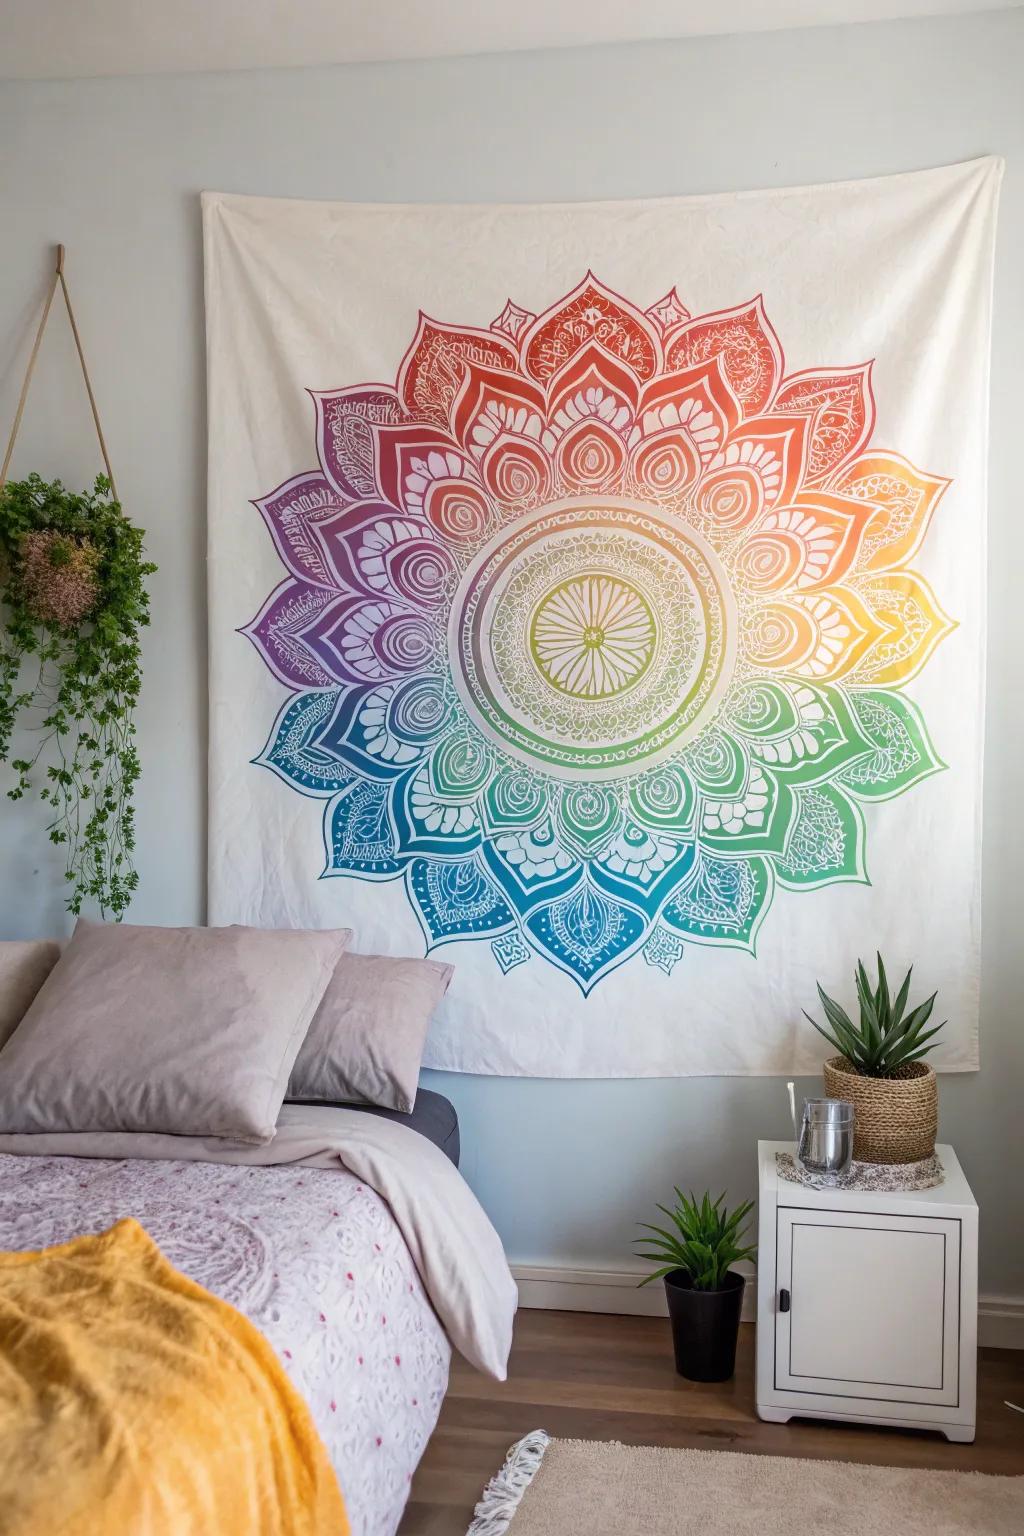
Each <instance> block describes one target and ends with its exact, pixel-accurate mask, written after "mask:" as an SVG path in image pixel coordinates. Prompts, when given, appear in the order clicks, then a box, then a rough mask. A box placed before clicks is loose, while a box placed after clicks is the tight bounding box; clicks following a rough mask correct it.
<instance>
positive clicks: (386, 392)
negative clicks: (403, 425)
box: [310, 384, 405, 501]
mask: <svg viewBox="0 0 1024 1536" xmlns="http://www.w3.org/2000/svg"><path fill="white" fill-rule="evenodd" d="M310 393H311V394H312V396H313V404H314V405H315V407H316V451H317V457H318V458H319V460H320V466H321V468H322V469H323V472H324V474H325V475H326V476H327V478H328V480H330V481H331V482H332V484H333V485H335V486H336V487H337V489H338V491H339V493H340V494H341V495H342V496H345V497H347V498H348V499H349V500H350V501H361V500H362V499H363V498H364V497H366V496H372V495H373V489H374V479H373V432H372V429H373V427H375V426H379V425H382V424H386V423H392V422H397V421H401V420H402V418H403V416H404V414H405V413H404V411H403V410H402V404H401V401H400V400H399V398H398V396H397V394H396V393H395V391H394V390H393V389H391V388H390V387H389V386H388V385H387V384H357V385H356V386H355V387H354V388H353V389H332V390H323V391H317V390H311V391H310Z"/></svg>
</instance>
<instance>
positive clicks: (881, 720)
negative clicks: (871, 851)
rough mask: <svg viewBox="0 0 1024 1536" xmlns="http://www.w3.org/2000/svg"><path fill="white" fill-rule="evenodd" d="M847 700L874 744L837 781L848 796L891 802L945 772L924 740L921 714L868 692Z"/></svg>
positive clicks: (895, 697) (898, 698)
mask: <svg viewBox="0 0 1024 1536" xmlns="http://www.w3.org/2000/svg"><path fill="white" fill-rule="evenodd" d="M852 702H853V707H854V709H855V710H856V711H857V718H858V720H859V721H860V724H861V728H862V729H863V731H864V734H865V735H866V736H867V737H868V738H869V739H870V741H871V742H872V743H873V746H874V750H873V751H872V752H869V753H868V754H867V755H866V756H865V757H862V758H861V759H860V760H859V762H857V763H855V764H854V766H853V767H852V768H850V769H848V770H847V772H846V773H844V774H843V775H842V777H841V778H840V780H839V782H840V783H841V784H842V785H843V787H844V788H845V789H848V790H849V791H850V793H851V794H852V795H856V796H857V797H858V799H863V800H891V799H893V798H894V796H896V795H902V794H903V792H904V791H905V790H908V789H910V788H912V786H913V785H915V784H919V783H920V782H921V780H922V779H927V778H930V777H931V775H932V774H933V773H941V772H942V770H943V769H944V768H945V766H946V765H945V763H944V762H943V761H942V759H941V758H940V757H939V755H938V753H937V752H936V750H935V748H934V747H933V746H932V744H931V741H930V740H929V737H928V731H927V728H926V726H925V723H924V718H923V716H922V714H921V711H920V710H919V709H918V707H917V705H916V704H913V703H911V701H910V699H908V698H905V697H904V696H903V695H902V694H898V693H887V692H885V690H884V689H874V688H871V689H864V690H863V691H862V692H859V693H855V694H854V695H853V696H852Z"/></svg>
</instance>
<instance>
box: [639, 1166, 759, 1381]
mask: <svg viewBox="0 0 1024 1536" xmlns="http://www.w3.org/2000/svg"><path fill="white" fill-rule="evenodd" d="M675 1194H676V1204H675V1206H674V1207H673V1208H672V1209H671V1210H670V1209H669V1207H668V1206H667V1205H659V1206H658V1209H659V1211H663V1212H664V1214H665V1215H666V1216H667V1217H668V1219H669V1221H670V1223H671V1230H668V1229H666V1228H664V1227H655V1226H651V1224H650V1223H649V1222H643V1223H642V1226H643V1227H644V1229H645V1231H647V1232H650V1233H652V1234H653V1236H651V1237H642V1238H640V1239H639V1242H640V1248H639V1249H638V1254H637V1256H638V1257H639V1258H642V1259H646V1260H647V1261H648V1262H649V1263H651V1264H654V1265H655V1266H656V1268H655V1269H654V1270H652V1272H651V1273H650V1274H649V1275H647V1276H646V1277H645V1278H644V1279H643V1280H641V1282H640V1284H641V1285H649V1284H650V1283H651V1281H652V1280H658V1279H663V1280H664V1282H665V1295H666V1297H667V1299H668V1312H669V1317H670V1318H671V1320H672V1345H673V1349H674V1351H675V1359H676V1370H677V1371H678V1372H679V1374H680V1376H685V1377H686V1378H687V1379H688V1380H689V1381H728V1379H729V1377H730V1376H731V1375H732V1374H733V1372H734V1371H735V1369H736V1340H737V1337H738V1335H739V1327H740V1312H741V1310H742V1308H743V1288H744V1285H745V1283H746V1282H745V1279H744V1276H743V1275H741V1274H740V1273H739V1272H738V1271H737V1270H735V1269H733V1268H731V1266H732V1265H733V1264H738V1263H739V1262H740V1261H741V1260H743V1259H752V1258H754V1256H755V1253H756V1251H757V1250H756V1249H755V1248H751V1247H746V1246H745V1245H744V1241H743V1240H744V1238H745V1237H746V1229H745V1227H744V1225H743V1223H744V1220H745V1218H746V1217H747V1216H748V1215H749V1214H750V1212H751V1210H752V1209H753V1204H754V1202H753V1201H752V1200H746V1201H744V1202H743V1204H742V1205H738V1206H737V1207H736V1209H735V1210H734V1211H728V1210H727V1209H726V1207H725V1205H724V1204H723V1202H724V1200H725V1195H724V1194H721V1195H719V1197H718V1199H717V1200H712V1199H711V1196H710V1195H709V1194H704V1195H703V1196H702V1197H701V1199H700V1201H698V1200H697V1198H696V1196H695V1195H694V1194H693V1193H692V1192H691V1194H690V1196H689V1199H687V1197H686V1195H684V1194H683V1192H682V1190H680V1189H678V1188H677V1189H676V1191H675Z"/></svg>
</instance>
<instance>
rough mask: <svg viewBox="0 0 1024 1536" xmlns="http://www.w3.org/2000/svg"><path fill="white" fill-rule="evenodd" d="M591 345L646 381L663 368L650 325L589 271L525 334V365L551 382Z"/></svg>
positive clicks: (539, 378) (656, 340)
mask: <svg viewBox="0 0 1024 1536" xmlns="http://www.w3.org/2000/svg"><path fill="white" fill-rule="evenodd" d="M590 344H596V345H598V346H599V347H600V348H601V349H602V351H604V352H606V353H608V354H609V355H611V356H613V357H615V358H618V359H619V361H620V362H623V363H625V364H627V365H628V366H629V367H630V368H631V369H632V370H633V372H634V373H635V374H636V375H637V377H638V378H640V379H649V378H651V377H652V376H653V375H654V374H655V373H656V372H657V371H658V368H659V366H660V364H661V345H660V342H659V340H658V333H657V330H656V328H655V327H654V326H653V325H652V324H651V322H650V320H648V319H647V317H646V316H645V315H644V314H643V313H642V312H641V311H640V310H639V309H636V308H635V307H634V306H633V305H632V304H630V303H629V301H628V300H627V299H623V298H622V297H620V295H619V294H617V293H613V292H612V290H611V289H610V288H606V287H605V286H604V285H603V284H602V283H599V282H598V281H597V279H596V278H595V277H594V276H593V274H592V273H589V272H588V273H587V275H586V277H585V278H584V279H583V281H582V282H581V283H580V284H579V285H578V286H577V287H576V288H574V289H573V291H572V292H571V293H570V294H567V295H566V297H565V298H564V299H560V300H559V302H558V303H557V304H556V305H554V306H553V307H552V308H551V309H547V310H545V311H544V313H543V314H541V315H538V317H537V319H536V320H535V321H534V322H533V324H532V325H531V326H530V329H529V330H528V331H527V332H526V333H525V335H524V337H523V341H522V358H523V364H524V366H525V368H526V371H527V372H528V373H529V374H530V375H531V376H532V377H533V378H535V379H538V380H539V381H540V382H541V383H546V382H547V381H548V380H549V379H550V378H551V377H552V375H553V374H556V373H557V372H558V371H559V369H561V368H564V367H565V365H566V363H567V362H569V360H570V359H571V358H572V357H574V356H575V354H576V353H577V352H579V351H580V349H581V348H583V347H586V346H588V345H590Z"/></svg>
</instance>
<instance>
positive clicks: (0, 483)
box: [0, 245, 118, 501]
mask: <svg viewBox="0 0 1024 1536" xmlns="http://www.w3.org/2000/svg"><path fill="white" fill-rule="evenodd" d="M58 285H59V286H60V291H61V293H62V294H63V295H64V305H65V308H66V309H67V312H68V319H69V320H70V322H71V334H72V336H73V337H74V338H75V347H76V349H77V351H78V361H79V362H80V363H81V365H82V378H83V379H84V380H85V390H86V394H87V395H88V396H89V405H90V408H91V410H92V419H93V422H94V424H95V427H96V436H97V437H98V438H99V442H100V452H101V453H102V455H103V464H104V467H105V468H106V471H107V479H108V480H109V481H110V492H111V495H112V496H113V498H114V500H115V501H117V499H118V495H117V486H116V484H115V482H114V471H113V470H112V469H111V467H110V455H109V453H108V452H107V440H106V438H105V437H104V436H103V428H102V426H101V425H100V413H99V410H98V408H97V405H96V396H95V395H94V394H93V388H92V380H91V379H90V377H89V369H88V367H87V366H86V361H85V352H84V351H83V350H82V338H81V336H80V335H79V331H78V322H77V321H76V320H75V312H74V310H73V309H72V307H71V295H70V293H69V292H68V285H67V280H66V278H65V276H64V247H63V246H62V245H58V247H57V265H56V268H55V269H54V273H53V281H52V282H51V283H50V291H49V293H48V294H47V295H46V304H45V305H44V307H43V315H42V319H41V320H40V322H39V329H38V330H37V331H36V339H35V341H34V342H33V344H32V351H31V354H30V355H29V360H28V367H27V368H26V369H25V380H24V383H23V384H22V386H21V394H20V395H19V396H18V409H17V410H16V411H15V413H14V425H13V427H12V428H11V435H10V437H9V438H8V440H7V452H6V453H5V454H4V462H3V468H2V469H0V491H2V490H3V488H4V486H5V485H6V484H7V471H8V469H9V468H10V463H11V458H12V456H13V454H14V444H15V442H16V441H17V437H18V428H19V427H20V426H21V418H22V416H23V415H24V414H25V401H26V400H27V399H28V388H29V385H30V384H31V383H32V374H33V373H34V371H35V366H36V358H37V357H38V356H39V348H40V345H41V343H42V340H43V332H44V331H45V330H46V322H47V320H49V318H50V307H51V305H52V304H53V296H54V294H55V293H56V292H57V287H58Z"/></svg>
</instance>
